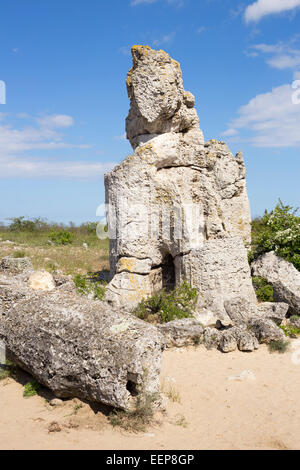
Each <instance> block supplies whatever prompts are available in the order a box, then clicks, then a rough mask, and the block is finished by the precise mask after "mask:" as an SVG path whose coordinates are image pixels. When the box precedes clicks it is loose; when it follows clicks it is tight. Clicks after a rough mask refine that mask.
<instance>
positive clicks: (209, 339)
mask: <svg viewBox="0 0 300 470" xmlns="http://www.w3.org/2000/svg"><path fill="white" fill-rule="evenodd" d="M220 340H221V333H220V331H219V330H217V329H216V328H210V327H207V328H205V330H204V335H203V343H204V346H205V347H206V349H214V348H218V346H219V344H220Z"/></svg>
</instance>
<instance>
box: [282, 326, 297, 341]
mask: <svg viewBox="0 0 300 470" xmlns="http://www.w3.org/2000/svg"><path fill="white" fill-rule="evenodd" d="M280 328H281V329H282V330H283V332H284V334H285V336H287V337H288V338H297V337H298V336H299V335H300V328H297V327H296V326H294V325H281V326H280Z"/></svg>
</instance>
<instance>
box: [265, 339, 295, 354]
mask: <svg viewBox="0 0 300 470" xmlns="http://www.w3.org/2000/svg"><path fill="white" fill-rule="evenodd" d="M289 344H290V343H289V342H288V341H283V340H278V341H271V343H270V344H269V351H270V352H271V353H272V352H278V353H279V354H283V353H285V352H286V351H287V350H288V347H289Z"/></svg>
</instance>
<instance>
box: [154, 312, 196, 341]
mask: <svg viewBox="0 0 300 470" xmlns="http://www.w3.org/2000/svg"><path fill="white" fill-rule="evenodd" d="M157 328H158V330H159V331H160V332H161V333H162V334H163V336H164V338H165V342H166V346H167V347H168V348H172V347H177V348H181V347H183V346H189V345H197V344H199V343H200V342H201V341H202V336H203V327H202V326H201V325H200V323H199V322H198V321H197V320H194V319H192V318H184V319H182V320H174V321H171V322H169V323H164V324H163V325H158V326H157Z"/></svg>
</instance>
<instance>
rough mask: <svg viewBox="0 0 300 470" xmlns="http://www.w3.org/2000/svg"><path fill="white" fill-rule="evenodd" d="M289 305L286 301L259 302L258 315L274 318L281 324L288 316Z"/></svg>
mask: <svg viewBox="0 0 300 470" xmlns="http://www.w3.org/2000/svg"><path fill="white" fill-rule="evenodd" d="M288 309H289V306H288V304H286V303H284V302H263V303H261V304H258V306H257V311H258V315H259V316H262V317H263V318H269V319H270V320H273V321H274V322H275V323H276V324H277V325H281V323H282V322H283V320H284V319H285V318H286V314H287V312H288Z"/></svg>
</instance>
